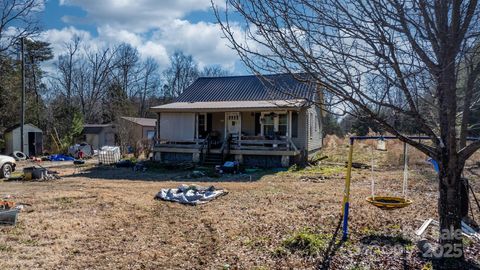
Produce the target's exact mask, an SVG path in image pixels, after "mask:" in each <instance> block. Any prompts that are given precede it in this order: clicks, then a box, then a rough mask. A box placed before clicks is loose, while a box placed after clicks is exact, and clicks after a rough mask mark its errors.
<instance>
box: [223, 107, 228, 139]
mask: <svg viewBox="0 0 480 270" xmlns="http://www.w3.org/2000/svg"><path fill="white" fill-rule="evenodd" d="M224 114H225V117H224V118H225V122H224V124H223V130H224V132H223V139H224V140H226V139H227V112H225V113H224Z"/></svg>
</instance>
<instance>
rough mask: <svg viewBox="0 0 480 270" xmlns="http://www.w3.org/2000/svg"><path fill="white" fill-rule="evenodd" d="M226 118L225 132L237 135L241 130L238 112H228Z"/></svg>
mask: <svg viewBox="0 0 480 270" xmlns="http://www.w3.org/2000/svg"><path fill="white" fill-rule="evenodd" d="M226 118H227V134H232V135H237V136H238V135H239V134H240V131H241V130H242V122H241V121H242V119H241V117H240V113H239V112H228V113H227V115H226Z"/></svg>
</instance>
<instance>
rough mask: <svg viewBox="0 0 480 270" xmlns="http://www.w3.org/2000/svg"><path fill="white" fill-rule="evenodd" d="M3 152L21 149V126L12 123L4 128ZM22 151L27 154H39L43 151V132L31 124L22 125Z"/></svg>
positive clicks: (7, 152) (10, 152)
mask: <svg viewBox="0 0 480 270" xmlns="http://www.w3.org/2000/svg"><path fill="white" fill-rule="evenodd" d="M4 133H5V154H7V155H9V154H12V153H13V152H15V151H22V146H21V145H22V143H21V127H20V125H19V124H18V125H14V126H12V127H10V128H7V129H6V130H5V132H4ZM23 151H24V153H25V154H26V155H28V156H37V155H41V154H42V152H43V132H42V130H41V129H39V128H38V127H36V126H34V125H32V124H25V125H24V135H23Z"/></svg>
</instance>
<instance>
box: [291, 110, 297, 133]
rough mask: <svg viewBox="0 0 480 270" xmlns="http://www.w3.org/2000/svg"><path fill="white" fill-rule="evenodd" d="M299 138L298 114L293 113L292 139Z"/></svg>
mask: <svg viewBox="0 0 480 270" xmlns="http://www.w3.org/2000/svg"><path fill="white" fill-rule="evenodd" d="M297 137H298V112H292V138H297Z"/></svg>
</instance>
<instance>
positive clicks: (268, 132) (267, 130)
mask: <svg viewBox="0 0 480 270" xmlns="http://www.w3.org/2000/svg"><path fill="white" fill-rule="evenodd" d="M260 122H261V124H262V132H263V136H270V137H273V136H275V135H277V136H286V135H287V131H288V115H287V114H286V113H280V114H278V113H263V114H262V117H261V121H260Z"/></svg>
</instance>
